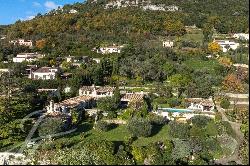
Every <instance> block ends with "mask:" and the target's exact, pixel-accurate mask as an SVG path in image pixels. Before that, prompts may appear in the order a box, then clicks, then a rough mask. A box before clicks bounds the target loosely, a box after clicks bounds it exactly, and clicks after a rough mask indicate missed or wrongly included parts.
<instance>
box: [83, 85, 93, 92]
mask: <svg viewBox="0 0 250 166" xmlns="http://www.w3.org/2000/svg"><path fill="white" fill-rule="evenodd" d="M81 90H82V91H93V90H94V87H93V86H82V87H81Z"/></svg>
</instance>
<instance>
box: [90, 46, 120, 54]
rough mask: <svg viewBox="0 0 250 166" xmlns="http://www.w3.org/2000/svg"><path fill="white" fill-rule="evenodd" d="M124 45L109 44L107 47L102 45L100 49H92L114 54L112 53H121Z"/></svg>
mask: <svg viewBox="0 0 250 166" xmlns="http://www.w3.org/2000/svg"><path fill="white" fill-rule="evenodd" d="M123 47H124V45H121V46H116V45H113V46H107V47H100V48H99V49H95V48H94V49H92V50H93V51H96V52H97V53H101V54H112V53H121V49H122V48H123Z"/></svg>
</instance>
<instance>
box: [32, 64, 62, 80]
mask: <svg viewBox="0 0 250 166" xmlns="http://www.w3.org/2000/svg"><path fill="white" fill-rule="evenodd" d="M57 72H58V68H52V67H41V68H39V69H37V70H35V71H31V72H30V74H29V78H30V79H35V80H37V79H42V80H53V79H55V76H56V73H57Z"/></svg>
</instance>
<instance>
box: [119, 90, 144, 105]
mask: <svg viewBox="0 0 250 166" xmlns="http://www.w3.org/2000/svg"><path fill="white" fill-rule="evenodd" d="M144 96H145V94H144V93H143V92H138V93H125V94H122V95H121V105H124V106H128V105H129V103H130V102H131V101H138V102H142V101H143V97H144Z"/></svg>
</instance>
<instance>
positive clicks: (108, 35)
mask: <svg viewBox="0 0 250 166" xmlns="http://www.w3.org/2000/svg"><path fill="white" fill-rule="evenodd" d="M121 1H122V0H121ZM138 2H139V1H138ZM108 3H110V1H107V0H98V1H93V0H89V1H87V2H85V3H76V4H73V5H65V6H64V7H63V8H62V9H60V10H53V11H51V12H49V13H47V14H45V15H41V14H38V15H37V16H36V17H35V18H34V19H32V20H30V21H23V22H21V21H17V22H16V23H15V24H13V25H11V26H10V27H8V28H6V29H5V33H6V34H7V37H8V39H15V38H29V39H32V40H35V41H36V40H39V39H46V41H47V44H48V49H50V50H53V49H52V48H54V47H56V48H58V47H62V48H61V49H63V52H64V53H69V52H70V47H73V46H74V47H79V45H82V44H84V47H86V48H85V49H87V50H89V49H90V48H92V47H94V46H98V45H100V44H102V43H103V42H104V43H105V42H108V43H131V42H133V43H134V42H135V43H137V42H139V41H142V40H145V37H146V38H148V39H151V38H155V37H157V38H158V37H159V36H163V37H166V36H176V35H177V36H181V35H183V34H185V30H184V26H188V25H194V24H195V25H196V26H197V27H198V28H202V27H203V25H204V24H205V23H209V24H212V25H213V26H214V28H215V29H217V31H218V32H221V33H229V32H232V33H233V32H246V31H248V19H249V18H248V13H249V9H248V4H249V2H248V0H236V1H233V0H220V1H219V0H205V1H204V0H202V1H201V0H169V1H164V0H154V1H151V3H150V4H151V5H156V6H157V5H158V6H159V5H160V6H162V5H163V6H171V5H175V6H177V7H178V10H176V11H162V10H159V11H157V10H155V11H154V10H143V8H139V7H140V6H141V5H145V4H143V3H138V6H137V7H134V6H127V7H122V8H119V9H117V8H108V9H104V8H105V6H106V5H107V4H108ZM123 3H125V1H124V2H123ZM131 3H132V1H131ZM144 3H147V4H149V2H148V1H144ZM71 9H74V10H76V11H77V12H76V13H71V12H70V10H71ZM72 45H73V46H72ZM65 49H66V50H65ZM59 50H60V49H59ZM83 50H84V49H83ZM57 51H58V50H57ZM59 52H62V51H59Z"/></svg>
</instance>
